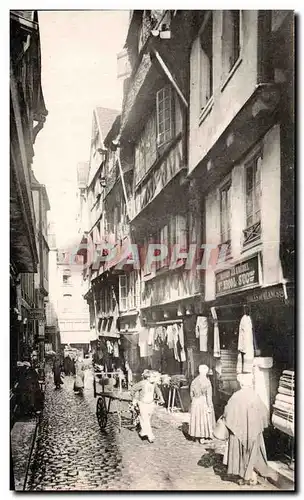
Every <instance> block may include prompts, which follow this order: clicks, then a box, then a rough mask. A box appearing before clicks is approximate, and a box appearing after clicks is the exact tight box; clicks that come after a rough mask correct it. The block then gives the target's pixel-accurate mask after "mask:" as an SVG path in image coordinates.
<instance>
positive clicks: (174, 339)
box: [172, 324, 180, 361]
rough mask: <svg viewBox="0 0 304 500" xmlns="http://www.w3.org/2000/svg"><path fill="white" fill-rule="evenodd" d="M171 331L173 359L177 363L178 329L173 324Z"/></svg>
mask: <svg viewBox="0 0 304 500" xmlns="http://www.w3.org/2000/svg"><path fill="white" fill-rule="evenodd" d="M172 331H173V349H174V357H175V359H176V361H179V360H180V359H179V356H178V350H177V342H178V329H177V325H176V324H174V325H172Z"/></svg>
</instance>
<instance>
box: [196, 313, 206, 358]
mask: <svg viewBox="0 0 304 500" xmlns="http://www.w3.org/2000/svg"><path fill="white" fill-rule="evenodd" d="M196 337H198V338H199V342H200V351H203V352H207V351H208V319H207V318H206V317H205V316H198V317H197V320H196Z"/></svg>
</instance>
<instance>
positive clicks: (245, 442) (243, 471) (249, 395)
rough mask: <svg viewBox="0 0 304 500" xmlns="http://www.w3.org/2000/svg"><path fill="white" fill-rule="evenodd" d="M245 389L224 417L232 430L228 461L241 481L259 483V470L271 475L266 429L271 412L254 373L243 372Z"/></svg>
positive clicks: (241, 379)
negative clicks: (256, 386)
mask: <svg viewBox="0 0 304 500" xmlns="http://www.w3.org/2000/svg"><path fill="white" fill-rule="evenodd" d="M238 381H239V384H240V386H241V389H240V390H238V391H237V392H235V393H234V394H233V395H232V396H231V398H230V399H229V401H228V404H227V405H226V407H225V411H224V421H225V424H226V426H227V428H228V430H229V440H228V450H227V456H226V460H225V463H226V465H228V474H233V475H236V476H240V478H241V479H240V480H239V484H245V483H249V484H252V485H254V484H256V483H257V476H256V473H255V470H256V471H257V472H259V473H260V474H261V475H262V476H264V477H270V474H271V472H270V469H269V467H268V465H267V455H266V449H265V443H264V437H263V430H264V429H265V428H266V427H267V426H268V412H267V408H266V406H265V405H264V404H263V402H262V400H261V399H260V397H259V396H258V395H257V394H256V393H255V392H254V389H253V387H252V385H253V378H252V375H251V374H239V375H238Z"/></svg>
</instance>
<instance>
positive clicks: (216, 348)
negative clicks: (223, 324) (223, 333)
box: [213, 321, 221, 358]
mask: <svg viewBox="0 0 304 500" xmlns="http://www.w3.org/2000/svg"><path fill="white" fill-rule="evenodd" d="M213 356H214V357H215V358H220V357H221V346H220V331H219V326H218V322H217V321H215V322H214V330H213Z"/></svg>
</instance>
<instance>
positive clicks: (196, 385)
mask: <svg viewBox="0 0 304 500" xmlns="http://www.w3.org/2000/svg"><path fill="white" fill-rule="evenodd" d="M208 371H209V367H208V366H207V365H200V366H199V375H198V376H197V377H196V378H195V379H194V380H193V382H192V383H191V386H190V396H191V411H190V426H189V434H190V436H191V437H193V438H195V439H199V440H200V442H201V444H204V442H205V440H209V439H212V437H213V429H214V427H215V415H214V408H213V402H212V386H211V382H210V380H209V379H208V378H207V373H208Z"/></svg>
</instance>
